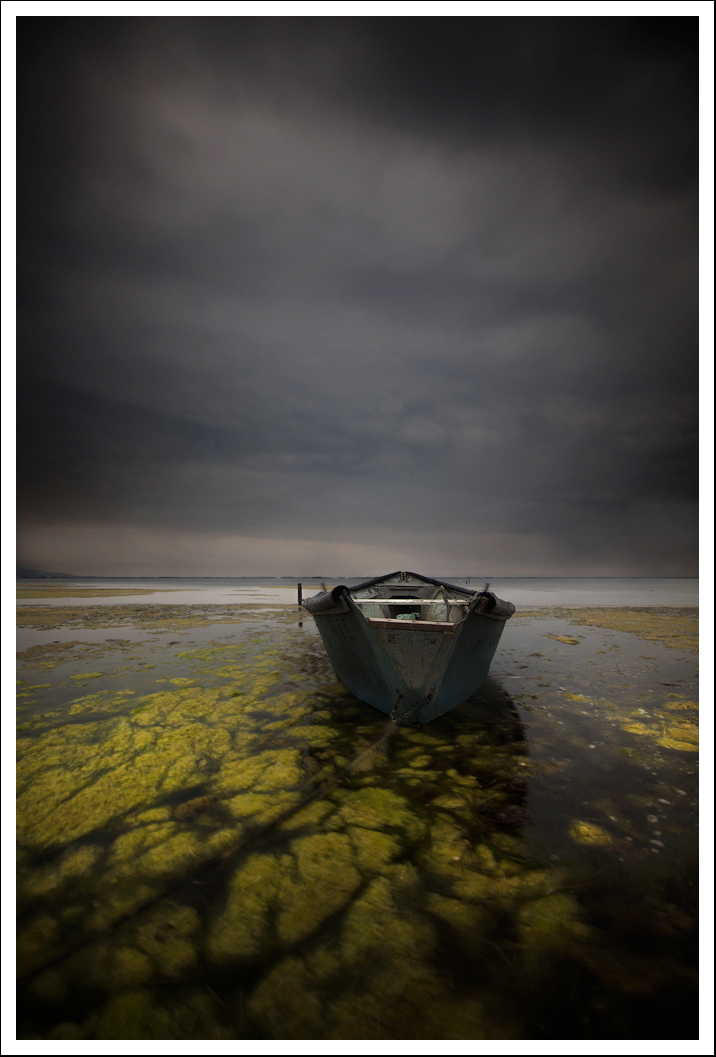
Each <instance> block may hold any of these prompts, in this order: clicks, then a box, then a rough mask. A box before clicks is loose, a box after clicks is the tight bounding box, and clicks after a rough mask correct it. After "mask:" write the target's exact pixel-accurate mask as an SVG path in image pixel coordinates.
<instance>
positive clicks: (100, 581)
mask: <svg viewBox="0 0 716 1057" xmlns="http://www.w3.org/2000/svg"><path fill="white" fill-rule="evenodd" d="M436 576H437V579H440V580H448V581H450V582H451V583H456V584H459V585H462V586H467V587H470V588H471V589H473V590H474V589H476V588H480V587H482V586H483V585H484V583H485V581H486V580H489V581H490V586H491V588H492V590H493V591H495V592H496V593H497V595H499V597H501V598H508V599H509V600H510V601H511V602H513V603H514V604H515V605H517V606H520V607H525V606H697V605H698V604H699V599H698V594H699V581H698V579H697V578H695V577H647V576H639V577H630V576H621V577H616V576H612V577H607V576H603V577H599V576H592V577H577V576H519V577H517V576H512V577H500V578H497V577H492V576H490V575H486V576H458V577H455V576H441V575H439V574H436ZM362 579H366V578H365V577H351V576H349V577H345V576H323V577H313V578H312V579H304V581H303V597H304V598H308V597H309V596H310V595H312V594H315V593H316V592H317V591H320V590H321V581H322V580H323V581H325V582H326V583H330V584H331V585H335V584H337V583H345V584H348V585H349V586H354V585H355V584H357V583H359V582H360V580H362ZM122 594H124V595H131V594H135V595H136V596H137V600H138V601H140V598H139V597H138V596H140V595H144V598H145V600H146V598H147V596H148V595H149V596H151V601H156V602H161V603H164V604H168V605H172V604H173V605H179V604H184V603H186V604H188V605H192V604H214V605H216V604H221V603H224V602H226V603H232V604H235V603H237V602H238V603H256V602H261V603H274V604H276V603H279V604H281V603H283V604H290V603H291V602H293V601H294V600H296V598H297V584H296V581H295V580H292V579H291V578H290V577H287V576H282V577H271V576H267V577H260V576H244V577H240V576H236V577H226V578H221V577H184V578H183V577H169V576H167V577H161V578H159V579H151V578H149V577H138V578H130V577H125V578H120V579H110V578H108V577H85V578H80V579H77V580H69V579H68V580H21V581H18V599H19V602H18V604H19V605H22V606H32V604H33V601H32V600H33V599H35V598H38V597H43V605H45V604H47V605H59V606H61V605H63V604H66V603H63V598H65V599H66V598H68V597H73V598H74V604H76V605H95V606H101V605H110V606H111V605H116V602H117V600H118V598H119V597H120V596H121V595H122ZM48 595H54V596H55V597H54V598H48V597H47V596H48Z"/></svg>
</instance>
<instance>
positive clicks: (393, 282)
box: [20, 18, 697, 575]
mask: <svg viewBox="0 0 716 1057" xmlns="http://www.w3.org/2000/svg"><path fill="white" fill-rule="evenodd" d="M695 21H696V20H692V19H660V20H652V19H608V18H606V19H569V18H566V19H538V20H533V19H480V18H475V19H467V20H456V19H438V20H424V19H412V18H411V19H386V20H372V19H357V20H355V19H350V20H349V19H344V20H341V19H336V20H334V19H316V20H313V19H239V18H236V19H191V18H189V19H172V18H167V19H161V18H160V19H99V20H95V19H25V20H20V22H21V23H23V22H24V23H25V26H24V27H23V29H22V32H21V41H22V44H21V51H20V66H21V70H22V80H21V87H20V112H21V120H20V130H21V137H20V172H21V186H22V188H23V192H22V203H21V213H20V216H21V225H20V229H21V291H22V300H21V314H20V331H21V360H20V367H21V378H22V382H21V399H22V408H23V418H22V421H23V433H22V440H21V452H22V471H21V480H22V487H21V493H22V507H21V509H22V525H23V531H22V534H21V539H22V555H23V557H24V559H25V561H26V563H27V564H31V565H39V564H41V563H42V564H44V565H45V566H48V565H49V566H50V567H52V568H57V569H67V570H70V571H74V572H78V573H79V572H85V571H86V572H91V571H97V570H98V569H99V567H100V566H101V568H102V570H103V571H105V572H107V573H108V574H112V573H115V572H116V573H117V574H119V573H120V571H121V572H124V573H125V574H127V575H129V574H131V573H132V572H134V571H136V572H137V573H139V572H140V571H141V572H142V573H143V574H144V575H147V574H150V573H151V572H156V573H157V574H158V573H159V572H160V569H159V567H158V565H161V571H162V572H163V574H164V575H168V574H171V573H173V572H176V573H177V574H191V573H196V574H198V575H201V574H207V575H210V574H222V573H224V574H237V575H241V574H242V573H246V574H248V573H250V572H267V573H270V572H276V573H277V574H290V573H293V572H294V571H295V572H297V573H300V572H302V571H303V565H304V560H305V561H308V562H309V564H311V563H312V562H313V560H314V555H315V554H316V553H318V554H320V553H321V549H322V548H323V553H325V554H326V555H331V556H332V558H333V559H335V562H339V563H340V565H341V568H340V569H338V568H337V569H336V571H337V572H343V573H344V574H346V575H350V574H351V572H352V571H354V570H357V573H358V574H363V573H366V574H370V573H374V572H381V571H384V570H383V565H386V567H387V566H390V567H391V568H392V567H393V566H403V567H405V566H406V565H409V564H410V562H409V561H407V560H406V561H400V560H397V559H399V558H400V555H401V554H403V553H405V554H406V557H408V556H409V555H412V556H413V559H414V560H413V565H416V564H417V563H418V561H419V563H420V567H424V568H425V570H426V571H428V572H430V571H435V570H436V569H437V568H438V566H439V567H440V568H441V569H445V568H448V567H450V568H452V567H453V564H454V563H457V564H456V567H457V565H459V566H460V567H465V569H466V571H468V572H469V571H471V570H474V571H477V570H478V569H481V568H485V563H487V565H488V566H489V567H490V570H494V572H495V573H499V574H501V575H508V574H509V573H510V572H514V573H522V574H528V573H533V574H534V575H539V574H540V573H551V574H559V573H560V572H562V573H564V574H565V575H567V574H572V575H578V574H580V573H583V574H584V575H590V574H591V575H598V574H599V573H602V574H605V575H606V574H609V573H614V574H630V573H631V574H634V575H640V574H641V575H650V574H653V575H659V574H661V575H688V574H689V573H692V572H694V554H695V550H694V489H695V455H694V452H695V443H696V432H695V431H696V424H695V405H694V392H695V371H696V362H697V361H696V348H697V326H696V324H697V315H696V306H695V296H696V284H695V262H696V233H697V228H696V219H695V154H694V127H695V90H694V86H693V77H694V63H695V44H696V41H695V27H693V26H691V25H690V23H692V22H695ZM30 22H32V23H35V24H36V25H33V26H29V25H27V23H30ZM655 22H659V23H661V25H660V26H657V25H654V23H655ZM71 23H72V24H71ZM108 23H112V24H113V25H112V26H111V27H110V26H108ZM428 23H431V25H428ZM587 23H591V26H586V25H585V24H587ZM431 26H432V37H431ZM588 30H591V32H589V31H588ZM113 31H114V32H113ZM431 40H432V42H433V47H432V48H431V47H430V42H431ZM451 57H452V63H451ZM177 534H179V535H180V536H181V539H182V543H181V545H178V544H177V542H176V541H177V539H178V535H177ZM53 540H54V544H53V542H52V541H53ZM119 540H125V541H127V540H133V541H134V542H133V543H132V544H131V545H130V544H127V545H126V547H125V544H121V545H120V544H119V543H118V542H117V541H119ZM161 540H164V541H165V544H166V549H165V550H162V544H161ZM227 540H232V541H234V542H233V543H231V544H229V543H227V542H226V541H227ZM40 541H44V542H40ZM73 541H74V542H73ZM108 541H114V544H115V545H116V546H118V548H119V549H118V550H117V552H116V553H117V559H116V561H117V564H116V566H113V565H112V558H111V553H110V551H111V548H109V549H108ZM192 541H193V542H192ZM222 541H223V542H222ZM242 541H243V542H242ZM247 541H249V542H247ZM122 547H125V550H126V554H125V553H124V552H123V551H122ZM306 548H308V550H307V549H306ZM311 548H313V549H311ZM316 548H317V550H316ZM120 552H121V553H120ZM389 559H390V560H389ZM415 559H417V561H416V560H415ZM132 561H134V562H135V563H136V569H135V568H133V567H132ZM152 563H158V565H157V568H156V569H154V568H150V566H152ZM257 563H258V565H257ZM319 564H320V563H319ZM330 564H334V561H331V563H330ZM120 566H121V568H120ZM258 566H261V568H258ZM289 566H290V567H289ZM367 566H370V567H367ZM309 571H310V570H309ZM329 571H330V570H329Z"/></svg>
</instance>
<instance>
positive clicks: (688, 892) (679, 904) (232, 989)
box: [18, 606, 697, 1040]
mask: <svg viewBox="0 0 716 1057" xmlns="http://www.w3.org/2000/svg"><path fill="white" fill-rule="evenodd" d="M63 608H64V607H63ZM97 608H98V609H99V607H97ZM112 608H113V609H121V610H126V609H127V608H130V609H132V613H129V614H128V613H127V612H124V613H122V614H121V615H120V616H121V620H122V621H125V622H128V623H135V624H136V625H138V626H140V627H142V628H144V629H145V630H146V629H147V628H153V629H156V628H170V629H173V628H175V627H177V626H178V625H179V626H181V627H187V626H196V627H198V626H205V625H202V624H201V623H194V624H193V625H192V624H191V621H199V622H201V621H204V620H205V621H206V622H207V623H219V622H220V620H221V619H222V617H221V614H218V616H219V620H217V619H216V617H217V613H216V609H218V608H222V607H190V608H191V610H192V612H191V613H187V609H186V607H146V606H142V607H125V606H121V607H112ZM159 608H162V609H164V610H166V609H171V610H172V613H171V614H170V615H169V614H167V613H166V612H163V613H157V612H156V610H157V609H159ZM201 608H203V609H204V610H207V609H211V610H212V611H211V612H202V613H199V612H198V610H199V609H201ZM224 608H225V607H224ZM286 608H287V609H288V608H289V607H286ZM240 609H241V613H240V614H237V611H236V610H235V609H233V608H232V611H231V614H228V612H225V613H224V616H226V619H227V621H228V619H229V616H230V618H231V621H232V622H233V623H237V622H238V623H241V622H243V623H244V624H245V626H246V627H247V628H248V627H249V625H250V624H252V622H255V621H256V620H257V615H256V610H255V608H254V607H240ZM139 610H141V612H138V611H139ZM150 610H152V611H153V612H152V613H150V612H149V611H150ZM68 612H69V611H68ZM95 612H96V611H95ZM52 615H53V617H55V616H57V609H55V608H53V614H52ZM101 616H102V618H103V619H110V617H111V614H108V613H107V611H106V610H105V609H104V608H103V609H102V614H101ZM114 616H115V619H117V614H116V613H115V614H114ZM29 619H31V620H35V624H34V626H37V627H41V626H47V625H43V624H42V623H41V621H40V618H39V617H37V618H33V617H30V618H29ZM45 619H47V618H45ZM73 619H74V620H75V621H76V622H77V623H75V625H74V626H90V625H89V624H88V623H85V624H84V625H82V624H81V621H82V620H84V621H91V620H93V619H96V617H93V616H92V614H91V613H88V612H87V610H86V609H83V611H82V613H81V614H80V613H79V610H76V611H75V616H74V617H73ZM261 619H262V620H263V622H264V624H266V623H267V621H268V623H269V624H270V625H271V627H270V629H269V630H268V631H267V630H266V629H265V628H264V629H263V630H262V629H258V630H256V629H253V630H249V633H247V634H246V635H245V637H244V638H243V640H242V641H241V642H239V643H238V644H234V643H232V644H227V643H223V642H220V641H217V642H213V643H211V644H206V645H201V646H197V647H195V648H193V649H186V650H183V651H182V653H181V656H177V655H173V659H172V664H174V665H175V671H176V674H175V675H167V676H161V677H160V680H161V681H160V682H158V683H157V684H156V689H155V690H154V691H153V692H151V693H143V692H141V693H138V692H136V691H133V690H130V689H122V690H116V691H115V690H100V691H98V692H95V693H88V694H85V695H83V696H80V697H77V698H75V699H74V700H73V701H72V702H71V703H70V704H69V705H68V706H67V707H66V709H65V711H64V713H63V715H64V720H63V718H62V716H60V718H59V720H58V718H57V716H55V717H54V718H53V719H52V725H51V726H49V729H48V726H47V724H48V723H49V722H50V721H49V720H47V721H45V723H46V725H45V726H43V725H42V723H39V724H38V725H36V726H34V727H31V728H30V729H28V730H26V731H23V732H22V733H23V736H22V737H21V738H20V739H19V741H18V841H19V847H20V852H19V889H18V890H19V902H20V925H19V932H18V965H19V972H20V975H21V977H22V983H21V996H20V1021H19V1023H20V1024H21V1029H20V1030H21V1032H22V1031H23V1030H24V1032H25V1035H24V1036H23V1035H22V1034H21V1035H20V1037H26V1038H30V1037H41V1038H47V1039H87V1040H91V1039H155V1038H156V1039H161V1038H181V1039H207V1038H212V1039H304V1038H322V1039H345V1038H348V1039H363V1038H370V1039H423V1038H438V1039H486V1040H487V1039H522V1038H532V1037H535V1038H537V1037H540V1038H541V1037H544V1038H554V1037H565V1038H592V1037H616V1036H610V1035H609V1032H610V1031H612V1030H613V1029H614V1027H613V1026H614V1025H617V1024H618V1025H619V1026H620V1028H621V1030H622V1035H620V1036H619V1037H630V1036H629V1034H628V1032H629V1030H630V1028H629V1026H630V1025H632V1026H633V1027H632V1029H631V1030H633V1033H634V1034H633V1037H640V1038H643V1037H655V1038H656V1037H668V1036H665V1023H666V1021H665V1013H664V1009H665V996H667V995H668V1000H669V1002H670V1003H672V1006H673V1003H674V1002H676V1001H678V1002H680V1003H681V1006H680V1009H682V1010H683V1007H684V1003H687V1004H688V1003H689V1002H690V1001H691V1000H692V999H691V996H692V995H693V988H694V968H693V958H692V953H691V952H692V941H693V937H694V935H695V923H694V919H693V906H692V904H693V890H692V889H690V888H689V887H688V882H687V877H688V870H687V869H686V866H685V865H682V866H681V867H678V868H676V870H675V872H674V871H672V872H671V873H669V872H667V873H666V874H664V873H663V871H662V873H661V874H660V873H659V871H658V870H657V869H656V865H655V864H656V863H657V861H663V860H658V854H663V853H664V846H665V843H666V842H665V840H664V839H663V838H664V836H665V834H664V829H665V828H666V827H667V825H670V823H668V821H664V819H665V818H666V815H667V813H668V812H669V811H671V810H672V809H673V808H672V806H666V805H672V804H673V802H678V803H681V801H680V800H679V797H681V796H682V794H683V798H684V802H686V796H687V794H686V792H685V791H684V790H679V789H677V788H676V786H672V785H669V784H668V782H667V779H668V781H671V780H672V776H671V771H669V769H668V768H669V766H671V764H670V763H669V761H672V760H681V759H688V760H689V761H690V760H691V759H692V758H693V757H692V756H690V755H689V754H690V753H691V751H692V749H693V748H695V747H696V738H697V734H696V719H697V713H696V708H695V702H693V701H691V700H688V699H683V698H677V697H672V698H668V697H667V696H666V694H664V695H663V700H660V701H659V702H658V703H657V704H660V705H662V706H663V707H662V713H663V714H661V713H659V714H657V710H655V708H653V707H651V705H650V708H649V710H647V709H645V708H642V709H641V711H638V710H637V708H636V707H635V706H634V703H633V700H632V699H629V701H624V702H618V703H616V704H615V703H614V702H613V701H611V700H607V699H606V698H604V697H602V696H600V694H599V693H595V692H594V691H593V689H592V690H590V692H589V693H582V692H578V691H574V692H571V693H569V694H567V699H568V700H567V701H565V699H564V698H561V699H560V698H559V697H557V696H555V694H556V693H557V691H554V692H553V691H552V690H545V691H543V692H542V693H543V695H544V700H545V702H546V704H545V705H544V706H543V707H545V708H549V709H552V710H554V709H557V708H559V707H568V708H570V709H574V710H580V709H581V710H582V711H583V712H584V715H585V716H588V719H587V720H585V721H584V722H585V723H587V722H589V723H591V724H592V727H593V729H598V730H599V732H600V736H603V737H604V738H605V739H607V741H608V745H609V749H608V751H609V753H610V755H609V757H608V759H609V761H614V760H623V761H624V763H623V765H622V766H624V767H626V768H629V767H631V768H632V770H631V771H630V772H629V773H634V774H635V775H639V774H645V773H646V769H645V768H646V767H649V768H652V769H653V770H654V771H659V772H661V773H663V775H664V779H663V782H664V784H663V791H664V792H668V796H666V795H665V796H661V797H656V796H654V795H653V794H652V793H650V792H645V793H644V794H643V795H642V794H641V793H637V792H634V793H632V794H630V796H631V799H630V798H629V796H627V795H625V796H624V797H622V802H621V804H617V803H616V802H615V800H614V798H612V799H610V798H604V799H603V800H602V801H598V800H593V801H591V802H590V805H589V809H588V810H585V808H584V807H581V810H580V811H577V810H576V809H575V810H573V811H572V813H571V815H565V817H564V820H563V822H561V823H560V825H561V826H562V837H561V840H562V842H563V844H564V846H565V847H566V848H571V849H572V850H571V852H570V853H569V854H564V853H562V854H561V855H560V856H556V855H554V856H549V855H546V854H545V855H542V856H540V855H539V854H537V855H536V854H535V846H534V840H532V841H530V839H529V833H530V824H531V819H530V815H529V813H528V811H527V791H528V784H529V782H533V783H539V782H542V783H546V782H559V781H566V780H568V779H569V778H570V776H571V775H572V774H573V773H576V772H573V771H572V770H570V768H571V766H572V765H571V759H570V758H568V757H567V755H566V754H565V750H566V748H567V745H568V744H569V745H571V742H569V740H568V739H569V738H571V739H572V740H574V739H575V738H577V740H579V738H578V737H577V734H576V732H570V733H569V735H568V736H566V737H567V740H563V742H562V743H561V748H562V756H561V757H555V758H554V759H553V760H552V759H550V758H549V757H548V756H547V755H545V752H543V751H541V750H540V751H538V749H539V746H538V744H537V743H536V742H535V741H534V736H533V735H530V736H528V735H527V731H526V729H525V725H524V718H523V717H525V716H532V715H533V714H534V713H530V712H528V711H523V712H522V713H520V711H519V710H518V708H516V707H515V704H514V703H513V701H511V700H510V698H509V697H508V695H507V694H506V693H505V692H504V691H503V690H502V689H501V688H500V687H499V686H498V685H497V684H496V683H494V682H490V681H488V683H487V684H485V686H484V687H483V688H482V690H481V691H480V692H479V693H478V694H477V695H476V696H475V697H474V698H473V699H471V700H470V701H469V702H466V703H465V705H463V706H461V707H460V709H457V710H455V711H454V712H453V713H451V714H450V715H449V716H446V717H443V718H442V719H440V720H437V721H434V722H433V723H431V724H430V725H429V726H427V727H425V728H421V729H419V730H412V729H399V730H398V731H396V732H395V733H394V734H393V736H392V737H390V738H386V736H385V732H386V719H385V717H384V716H382V715H381V714H380V713H377V712H375V711H374V710H372V709H370V708H368V706H365V705H363V704H362V703H361V702H358V701H356V700H355V699H354V698H353V697H352V696H351V695H350V694H349V693H347V692H346V691H345V690H344V689H343V688H342V687H341V686H340V684H338V683H337V681H336V680H335V677H334V676H333V673H332V671H331V669H330V666H329V665H328V663H327V660H326V657H325V654H324V652H323V649H322V647H321V645H320V643H319V642H317V641H316V640H315V638H311V639H310V640H308V639H307V638H306V637H305V636H302V635H301V633H300V632H298V631H297V629H296V627H295V623H296V621H295V614H294V613H293V612H291V613H285V612H278V613H276V614H274V615H273V616H272V617H270V618H267V617H266V615H265V614H264V615H263V617H262V618H261ZM537 619H544V617H538V618H537ZM580 619H582V618H580V617H578V618H577V620H580ZM585 619H586V618H585ZM609 619H610V620H611V619H612V618H611V617H610V618H609ZM629 619H631V617H630V618H629ZM182 621H184V623H181V622H182ZM187 621H188V622H189V623H186V622H187ZM173 622H174V623H173ZM70 623H71V621H70ZM92 626H109V625H92ZM112 626H114V625H112ZM600 626H601V625H600ZM252 627H253V625H252ZM607 627H608V628H613V627H615V624H614V623H612V624H608V625H607ZM650 628H652V626H651V625H649V628H647V629H646V630H647V631H649V629H650ZM617 630H623V629H617ZM642 630H643V629H642ZM652 630H653V628H652ZM632 633H636V634H638V632H632ZM649 633H651V631H649ZM555 637H556V636H555ZM558 641H559V642H562V641H563V640H562V639H558ZM577 641H578V642H579V641H581V640H577ZM666 644H667V645H670V643H666ZM565 645H569V643H566V644H565ZM132 648H133V649H135V648H136V644H132ZM642 648H643V647H642ZM682 648H683V647H682ZM537 656H539V655H537ZM36 657H37V655H36ZM50 657H51V660H52V659H53V657H54V659H56V658H57V654H55V655H52V654H51V655H50ZM64 663H67V662H66V661H63V660H59V661H58V666H60V665H62V664H64ZM98 667H100V665H98ZM80 674H83V678H86V679H89V678H90V677H91V676H93V675H98V674H99V673H94V672H91V671H89V670H88V671H87V672H85V673H80ZM36 688H37V687H36ZM31 691H32V687H29V688H25V687H23V688H22V692H27V693H30V692H31ZM530 700H531V699H530ZM526 703H527V701H526ZM690 706H694V707H693V708H692V707H690ZM532 707H533V708H534V707H536V706H532ZM687 713H688V714H687ZM562 714H564V713H562ZM575 714H577V713H575ZM579 714H580V715H581V713H579ZM530 721H531V720H530ZM540 722H541V723H542V724H543V726H542V727H540V730H544V731H545V732H548V731H550V730H553V729H556V728H554V727H550V726H549V724H550V723H553V722H554V720H550V719H549V718H548V717H546V716H545V718H544V719H540ZM575 730H576V729H575ZM551 736H552V735H549V736H548V735H547V734H545V741H544V744H545V746H547V745H548V744H549V737H551ZM608 739H611V740H610V741H609V740H608ZM606 743H607V742H606V741H605V744H606ZM580 744H581V745H583V748H579V749H576V748H570V749H569V752H570V753H572V752H584V753H586V754H588V753H589V751H590V749H589V744H588V743H587V741H586V740H585V739H582V741H581V743H580ZM641 745H644V746H645V749H644V751H643V752H642V750H641V749H639V748H634V747H633V746H641ZM622 750H626V751H628V752H634V753H636V754H637V756H638V759H637V758H636V757H634V758H633V757H631V756H623V755H622V756H620V755H619V754H620V752H621V751H622ZM604 751H605V752H606V751H607V750H606V749H605V750H604ZM661 752H663V753H665V754H666V755H665V757H664V761H666V762H664V761H662V762H661V763H659V764H657V763H656V756H655V754H658V753H661ZM533 753H534V755H533ZM640 753H641V755H639V754H640ZM594 758H595V759H596V758H597V757H596V756H595V757H594ZM599 758H600V759H602V757H599ZM604 758H605V759H606V757H604ZM643 761H646V763H644V762H643ZM610 766H612V763H611V762H610ZM650 773H651V772H650ZM538 787H539V786H538ZM540 788H541V787H540ZM672 788H674V789H675V791H674V792H671V791H670V790H671V789H672ZM662 802H663V803H662ZM649 805H651V806H649ZM651 818H654V819H656V820H657V821H656V822H653V823H652V822H649V821H648V820H649V819H651ZM659 827H662V828H659ZM657 829H658V832H659V833H660V834H661V836H650V834H652V833H654V832H655V831H656V830H657ZM673 839H676V838H675V837H674V838H673ZM659 844H660V845H661V848H660V847H659ZM650 849H654V850H655V851H656V853H657V855H653V856H651V855H650ZM630 855H631V859H630V860H629V861H630V863H631V864H632V866H631V867H628V866H627V865H624V866H622V865H621V864H622V862H626V859H627V857H628V856H630ZM640 856H641V857H640ZM644 856H646V859H644ZM647 860H648V866H649V868H650V869H649V871H646V865H647ZM640 864H642V865H640ZM630 870H631V872H630ZM640 871H641V872H640ZM645 871H646V872H645ZM655 937H658V942H656V941H655ZM655 943H656V945H655ZM567 980H569V981H571V983H570V986H571V987H572V989H573V991H574V989H575V988H576V992H575V993H576V994H577V995H578V1000H576V1001H575V1003H572V1005H571V1006H570V1008H569V1009H568V1010H566V1011H565V1009H564V1008H563V1005H561V1004H560V1003H559V1002H558V1000H557V996H558V995H560V994H561V993H563V991H564V987H565V986H566V981H567ZM635 996H636V997H635ZM630 1018H631V1019H630ZM667 1019H668V1018H667ZM676 1019H677V1021H678V1025H679V1031H681V1030H682V1027H683V1023H684V1020H683V1014H682V1013H680V1014H679V1016H678V1017H677V1018H676ZM650 1023H652V1024H653V1032H654V1034H653V1036H652V1035H648V1030H649V1024H650ZM625 1024H626V1034H624V1033H623V1032H624V1026H625ZM23 1025H24V1027H22V1026H23ZM645 1029H646V1031H647V1034H645ZM556 1032H557V1034H556ZM560 1032H561V1034H559V1033H560ZM38 1033H39V1034H38ZM600 1033H601V1034H600ZM679 1037H682V1036H681V1035H680V1036H679Z"/></svg>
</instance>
